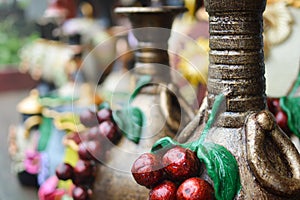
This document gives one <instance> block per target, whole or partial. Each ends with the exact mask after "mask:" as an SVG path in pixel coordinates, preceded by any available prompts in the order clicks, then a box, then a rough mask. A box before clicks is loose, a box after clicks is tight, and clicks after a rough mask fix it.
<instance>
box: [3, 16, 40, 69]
mask: <svg viewBox="0 0 300 200" xmlns="http://www.w3.org/2000/svg"><path fill="white" fill-rule="evenodd" d="M16 23H17V19H16V18H14V17H9V16H8V17H6V18H5V19H1V21H0V69H2V68H5V67H7V66H8V65H9V66H16V67H17V65H16V64H18V63H19V62H20V57H19V50H20V49H21V48H22V47H23V46H24V45H25V44H27V43H28V42H30V41H33V40H34V39H37V38H38V37H39V35H38V34H37V33H36V32H32V33H30V34H25V35H24V33H21V32H22V31H20V30H22V28H21V29H19V28H18V27H16ZM23 26H26V25H25V24H23Z"/></svg>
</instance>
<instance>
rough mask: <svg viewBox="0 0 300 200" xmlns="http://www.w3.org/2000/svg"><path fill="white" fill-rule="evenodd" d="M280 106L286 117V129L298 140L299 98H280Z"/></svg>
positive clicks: (299, 134) (299, 132)
mask: <svg viewBox="0 0 300 200" xmlns="http://www.w3.org/2000/svg"><path fill="white" fill-rule="evenodd" d="M280 106H281V108H282V109H283V110H284V112H286V114H287V116H288V127H289V128H290V129H291V131H292V132H293V133H294V134H295V135H297V136H298V137H299V138H300V97H290V96H287V97H282V98H280Z"/></svg>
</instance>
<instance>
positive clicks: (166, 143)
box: [151, 137, 180, 153]
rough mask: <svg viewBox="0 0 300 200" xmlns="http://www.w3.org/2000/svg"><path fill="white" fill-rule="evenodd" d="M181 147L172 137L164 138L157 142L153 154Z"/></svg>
mask: <svg viewBox="0 0 300 200" xmlns="http://www.w3.org/2000/svg"><path fill="white" fill-rule="evenodd" d="M175 145H180V144H179V143H178V142H176V141H174V140H172V138H170V137H164V138H161V139H159V140H157V141H156V142H155V143H154V145H153V146H152V148H151V152H152V153H154V152H155V151H158V150H159V149H164V148H168V147H171V146H175Z"/></svg>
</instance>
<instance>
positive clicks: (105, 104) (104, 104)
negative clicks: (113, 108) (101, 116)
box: [98, 101, 110, 110]
mask: <svg viewBox="0 0 300 200" xmlns="http://www.w3.org/2000/svg"><path fill="white" fill-rule="evenodd" d="M104 108H106V109H110V105H109V103H108V102H107V101H104V102H103V103H101V104H100V105H99V106H98V109H99V110H102V109H104Z"/></svg>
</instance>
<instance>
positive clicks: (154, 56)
mask: <svg viewBox="0 0 300 200" xmlns="http://www.w3.org/2000/svg"><path fill="white" fill-rule="evenodd" d="M184 10H185V9H184V8H182V7H122V8H117V9H116V12H117V13H118V14H126V15H127V16H128V17H129V19H130V21H131V23H132V28H133V30H132V31H133V34H134V36H135V37H136V39H137V41H138V47H137V49H135V66H134V72H133V74H134V75H133V79H134V82H135V83H136V84H135V85H138V83H139V81H140V80H141V79H143V77H145V76H147V77H150V82H149V84H148V83H147V84H146V85H145V86H143V87H142V88H141V89H140V90H139V93H138V94H137V95H136V97H135V98H134V99H133V101H132V102H131V103H130V105H131V106H134V107H138V108H139V109H140V110H141V111H142V112H143V113H144V118H145V122H146V123H145V125H144V126H143V127H142V133H141V138H140V141H139V143H138V144H136V143H134V142H132V141H130V140H129V139H127V138H126V137H122V138H121V140H120V141H119V142H118V144H117V146H112V148H111V150H110V151H109V152H108V156H107V160H105V163H104V165H101V166H100V167H99V169H98V175H97V178H96V181H95V184H94V188H93V194H94V199H106V200H113V199H115V200H117V199H123V200H129V199H147V197H148V191H147V188H145V187H142V186H138V185H137V184H136V182H135V180H134V179H133V177H132V175H131V172H130V170H131V166H132V163H133V162H134V160H135V159H136V158H137V157H138V156H139V154H141V153H143V152H145V151H149V150H150V148H151V146H152V145H153V143H154V142H155V141H156V140H157V139H159V138H161V137H164V136H166V135H170V136H171V137H173V136H174V133H175V132H176V130H175V129H178V128H179V124H180V122H173V121H176V120H173V121H172V119H167V118H168V116H166V115H164V114H163V111H162V107H163V106H162V105H161V104H162V102H161V100H162V99H164V98H162V93H163V92H164V91H166V87H167V84H168V83H170V82H171V76H170V69H169V57H168V52H167V49H168V45H167V41H168V38H169V36H170V29H171V26H172V22H173V19H174V17H175V16H176V15H177V14H178V13H180V12H183V11H184ZM135 87H136V86H135ZM167 104H168V103H166V102H164V105H167ZM168 109H170V107H168V108H166V109H165V110H167V111H166V112H165V113H168V112H169V110H168ZM175 115H180V111H179V114H178V110H176V109H174V116H175ZM128 117H130V115H129V116H128ZM179 118H180V116H179ZM168 120H169V121H168ZM172 122H173V124H172ZM167 124H169V125H170V126H168V125H167ZM172 125H173V126H172Z"/></svg>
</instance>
